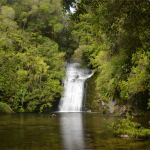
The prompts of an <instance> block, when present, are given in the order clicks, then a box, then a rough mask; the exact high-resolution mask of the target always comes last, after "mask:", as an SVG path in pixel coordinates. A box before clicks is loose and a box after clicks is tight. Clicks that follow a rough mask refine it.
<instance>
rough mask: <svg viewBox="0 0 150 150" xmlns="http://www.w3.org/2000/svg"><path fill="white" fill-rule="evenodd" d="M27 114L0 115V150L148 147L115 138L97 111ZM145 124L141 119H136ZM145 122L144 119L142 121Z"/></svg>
mask: <svg viewBox="0 0 150 150" xmlns="http://www.w3.org/2000/svg"><path fill="white" fill-rule="evenodd" d="M50 114H52V113H41V114H38V113H26V114H6V115H0V150H3V149H12V150H17V149H18V150H22V149H31V150H35V149H36V150H38V149H40V150H41V149H43V150H47V149H51V150H53V149H55V150H81V149H88V150H103V149H106V150H108V149H112V150H137V149H140V150H141V149H143V150H148V149H150V140H147V141H133V140H124V139H120V138H119V137H114V136H113V135H112V133H111V132H110V131H108V130H107V127H106V124H105V122H104V118H105V119H110V120H111V121H116V120H117V119H118V118H119V117H113V116H111V115H107V114H100V113H83V112H80V113H60V112H55V114H56V115H57V118H49V115H50ZM139 121H140V122H141V123H142V124H144V120H142V119H139ZM145 124H146V122H145Z"/></svg>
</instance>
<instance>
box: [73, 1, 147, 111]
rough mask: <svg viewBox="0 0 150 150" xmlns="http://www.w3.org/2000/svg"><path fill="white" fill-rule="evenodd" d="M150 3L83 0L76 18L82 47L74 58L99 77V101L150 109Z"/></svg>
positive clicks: (74, 25)
mask: <svg viewBox="0 0 150 150" xmlns="http://www.w3.org/2000/svg"><path fill="white" fill-rule="evenodd" d="M149 15H150V1H149V0H143V1H141V0H128V1H123V0H119V1H118V0H109V1H106V0H93V1H91V0H81V2H80V3H78V4H77V11H76V13H75V14H73V15H72V22H73V31H72V35H73V37H74V39H75V41H76V42H78V43H79V47H78V48H77V49H76V50H75V52H74V55H73V56H72V58H73V59H75V60H77V61H80V62H82V64H83V65H86V66H88V67H90V68H92V69H94V70H95V71H96V72H97V73H98V74H99V75H98V77H97V80H96V88H97V90H98V93H99V96H98V97H97V98H96V100H97V99H99V101H101V100H104V101H107V102H108V101H109V100H110V99H115V100H117V101H118V102H121V103H125V102H127V103H129V104H134V105H136V106H137V107H139V108H140V109H143V108H144V109H145V108H147V103H148V98H149V91H150V43H149V36H150V17H149Z"/></svg>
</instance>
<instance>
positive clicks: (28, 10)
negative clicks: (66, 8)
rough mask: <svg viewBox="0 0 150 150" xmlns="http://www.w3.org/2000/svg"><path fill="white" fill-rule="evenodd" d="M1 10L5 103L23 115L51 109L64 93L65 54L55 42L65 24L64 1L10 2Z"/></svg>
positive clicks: (0, 89) (0, 86) (0, 91)
mask: <svg viewBox="0 0 150 150" xmlns="http://www.w3.org/2000/svg"><path fill="white" fill-rule="evenodd" d="M0 7H1V9H0V69H1V70H0V101H1V102H2V103H1V104H3V103H7V104H8V105H9V106H11V108H12V109H13V110H15V111H20V112H24V111H26V110H27V111H34V110H35V109H37V108H38V109H40V111H42V110H43V108H44V107H51V106H52V102H53V101H54V100H55V99H56V98H57V97H60V94H61V91H62V90H63V88H62V87H61V86H60V81H61V79H62V77H63V76H64V69H63V65H64V55H65V54H64V53H62V52H59V51H58V44H57V43H56V42H54V41H53V39H54V38H55V37H56V36H57V32H59V30H61V28H62V23H63V21H64V20H63V13H62V8H61V1H60V0H51V1H50V0H41V1H39V0H26V1H23V0H8V1H7V0H6V1H1V2H0ZM1 108H2V107H1ZM0 111H1V110H0Z"/></svg>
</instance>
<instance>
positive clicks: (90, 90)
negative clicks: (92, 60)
mask: <svg viewBox="0 0 150 150" xmlns="http://www.w3.org/2000/svg"><path fill="white" fill-rule="evenodd" d="M96 79H97V74H96V73H95V74H94V75H93V76H92V77H91V78H89V79H88V80H87V82H86V83H85V86H86V89H87V90H86V100H85V105H86V108H87V110H89V109H90V110H91V111H92V112H102V104H101V103H100V102H98V99H99V97H98V91H97V90H96Z"/></svg>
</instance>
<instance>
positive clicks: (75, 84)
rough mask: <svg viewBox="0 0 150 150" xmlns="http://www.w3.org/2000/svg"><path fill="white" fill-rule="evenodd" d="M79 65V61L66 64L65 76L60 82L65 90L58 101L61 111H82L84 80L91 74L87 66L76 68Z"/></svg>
mask: <svg viewBox="0 0 150 150" xmlns="http://www.w3.org/2000/svg"><path fill="white" fill-rule="evenodd" d="M79 65H80V64H79V63H70V64H68V65H67V71H66V78H65V79H64V80H63V83H62V84H63V86H64V88H65V91H64V95H63V97H62V98H61V99H60V103H59V111H61V112H80V111H82V100H83V95H84V82H85V80H86V79H88V78H90V77H91V76H92V75H93V74H90V73H91V71H90V70H89V69H87V68H84V69H80V68H78V66H79Z"/></svg>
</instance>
